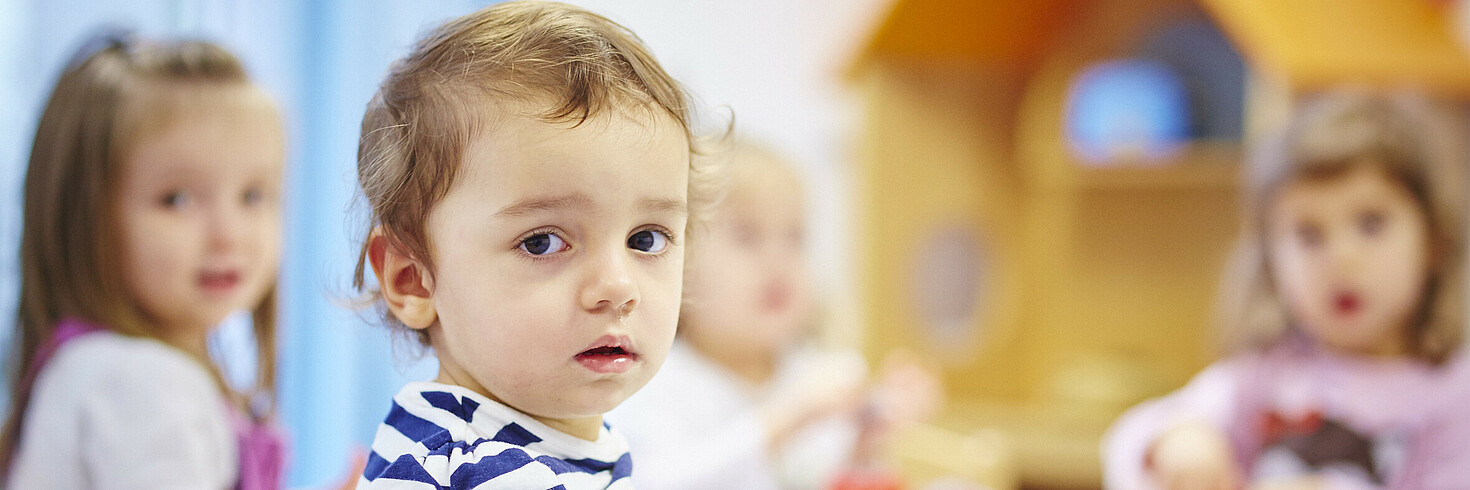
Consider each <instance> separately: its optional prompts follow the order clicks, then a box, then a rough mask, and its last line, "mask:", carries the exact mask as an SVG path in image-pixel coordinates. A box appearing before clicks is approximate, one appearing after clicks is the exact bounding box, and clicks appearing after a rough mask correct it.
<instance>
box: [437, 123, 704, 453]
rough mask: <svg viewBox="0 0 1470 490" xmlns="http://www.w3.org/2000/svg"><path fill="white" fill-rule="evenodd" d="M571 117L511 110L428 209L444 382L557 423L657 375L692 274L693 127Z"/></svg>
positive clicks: (616, 399)
mask: <svg viewBox="0 0 1470 490" xmlns="http://www.w3.org/2000/svg"><path fill="white" fill-rule="evenodd" d="M569 126H570V125H569V124H550V123H546V122H542V121H540V120H537V119H534V118H527V117H506V118H504V120H503V121H500V122H498V123H497V124H495V125H494V126H493V127H492V128H491V129H489V130H487V131H485V132H484V133H482V134H480V135H479V136H478V137H476V138H474V139H473V140H472V142H471V143H470V145H469V147H468V148H467V150H466V152H465V160H464V162H463V164H462V165H463V167H462V168H461V172H460V173H459V175H457V176H456V181H455V184H454V186H453V188H452V189H451V190H450V191H449V193H448V194H447V195H446V196H445V197H444V199H443V200H442V201H441V202H440V203H438V204H437V205H436V207H435V208H434V210H433V211H432V212H431V213H430V216H429V219H428V222H427V232H428V236H429V242H430V250H431V252H430V253H431V254H432V256H433V258H434V267H435V271H434V274H433V277H432V293H431V297H430V299H431V302H432V305H433V307H434V310H435V312H436V313H437V316H438V323H437V325H436V326H431V327H429V328H430V329H431V330H430V336H431V338H432V339H433V342H434V348H435V351H436V353H437V355H438V356H439V360H440V364H441V369H440V374H441V380H442V379H444V378H445V377H446V375H447V376H448V377H449V378H451V379H452V380H453V381H454V382H456V383H459V384H464V385H468V387H469V388H471V389H475V390H477V391H479V392H481V393H482V394H485V395H487V396H490V397H492V398H495V399H498V400H499V401H501V402H503V403H505V404H507V405H509V406H511V407H513V408H516V409H517V410H520V411H522V412H525V413H527V414H529V415H532V416H534V417H537V418H538V419H541V420H542V421H544V422H546V421H548V419H574V418H587V417H600V416H601V414H602V413H604V412H606V411H608V410H610V409H612V408H613V407H616V406H617V405H618V404H619V403H622V401H623V400H624V399H626V398H627V397H628V396H629V395H631V394H633V392H634V391H637V390H638V389H639V388H641V387H642V386H643V385H644V384H645V383H646V382H648V380H649V378H650V377H652V376H653V374H654V372H655V371H657V370H658V368H659V366H660V365H662V364H663V361H664V357H665V356H666V354H667V353H668V349H669V346H670V344H671V343H672V342H673V337H674V328H675V324H676V322H677V318H678V314H679V303H680V287H681V286H682V281H683V278H682V269H683V263H684V248H683V246H682V241H683V238H682V237H683V235H684V228H685V223H686V221H687V218H688V204H687V203H688V196H687V193H688V182H689V150H688V148H689V146H688V140H687V138H686V137H685V135H684V132H683V129H682V128H681V127H680V126H679V125H678V123H677V122H676V121H675V120H673V119H672V118H671V117H668V116H665V115H662V114H660V115H658V116H651V115H649V114H647V113H644V112H641V111H639V110H636V109H632V110H627V111H622V110H615V111H612V112H606V113H603V114H600V115H598V116H595V117H593V118H592V119H589V120H587V121H586V122H584V123H582V124H581V125H580V126H577V127H569ZM434 329H437V332H436V331H435V330H434ZM548 423H550V422H548ZM551 425H553V426H558V425H557V424H554V423H553V424H551ZM559 428H560V427H559Z"/></svg>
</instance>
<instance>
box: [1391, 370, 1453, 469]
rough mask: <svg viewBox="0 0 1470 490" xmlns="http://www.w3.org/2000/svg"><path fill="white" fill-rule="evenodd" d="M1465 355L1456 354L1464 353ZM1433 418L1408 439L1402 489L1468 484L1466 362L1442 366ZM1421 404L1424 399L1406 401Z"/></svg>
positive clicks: (1421, 405) (1418, 405)
mask: <svg viewBox="0 0 1470 490" xmlns="http://www.w3.org/2000/svg"><path fill="white" fill-rule="evenodd" d="M1465 355H1466V354H1463V353H1462V354H1460V356H1465ZM1444 369H1445V370H1446V372H1445V375H1444V377H1442V378H1441V379H1440V381H1439V386H1440V387H1442V388H1443V391H1441V393H1440V394H1441V397H1440V398H1439V399H1438V400H1435V402H1434V404H1433V407H1434V410H1433V413H1434V414H1435V417H1434V418H1433V419H1432V420H1430V421H1429V423H1428V425H1427V426H1426V427H1424V429H1423V430H1422V431H1421V432H1420V433H1419V434H1415V435H1413V436H1412V440H1410V441H1409V442H1410V444H1411V446H1410V447H1409V454H1408V456H1407V459H1406V460H1405V464H1404V467H1403V468H1402V469H1400V472H1401V473H1403V474H1404V475H1405V476H1406V478H1404V479H1402V480H1400V482H1402V483H1403V485H1402V488H1464V487H1465V486H1466V485H1470V361H1467V360H1466V359H1456V360H1453V361H1451V363H1450V364H1449V365H1447V366H1445V368H1444ZM1407 402H1408V405H1409V406H1412V407H1423V406H1424V405H1425V404H1426V401H1425V400H1412V401H1407Z"/></svg>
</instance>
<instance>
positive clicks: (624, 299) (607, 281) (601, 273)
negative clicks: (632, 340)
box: [581, 247, 639, 317]
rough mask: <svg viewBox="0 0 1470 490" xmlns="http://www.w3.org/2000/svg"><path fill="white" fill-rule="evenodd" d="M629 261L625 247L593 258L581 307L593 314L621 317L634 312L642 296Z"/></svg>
mask: <svg viewBox="0 0 1470 490" xmlns="http://www.w3.org/2000/svg"><path fill="white" fill-rule="evenodd" d="M630 260H631V257H629V256H628V252H627V250H625V249H623V248H622V247H618V249H617V250H615V251H609V252H605V253H601V254H597V255H595V256H594V257H592V258H591V261H592V262H591V263H590V264H589V269H590V270H589V271H588V276H587V283H586V285H585V286H584V287H583V288H582V294H581V296H582V297H581V303H582V307H583V308H585V309H587V311H589V312H593V313H602V312H604V311H610V312H614V313H616V314H617V316H619V317H624V316H627V315H628V314H630V313H632V312H633V309H634V308H635V307H636V306H637V305H638V299H639V298H638V285H637V283H636V282H635V281H634V280H633V275H632V270H631V268H632V267H631V264H629V261H630Z"/></svg>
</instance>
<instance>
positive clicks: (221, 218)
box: [207, 199, 246, 251]
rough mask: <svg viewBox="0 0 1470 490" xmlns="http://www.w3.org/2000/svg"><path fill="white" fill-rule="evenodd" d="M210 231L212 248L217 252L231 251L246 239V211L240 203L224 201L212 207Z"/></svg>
mask: <svg viewBox="0 0 1470 490" xmlns="http://www.w3.org/2000/svg"><path fill="white" fill-rule="evenodd" d="M210 207H211V209H210V212H209V213H208V215H207V216H208V219H209V224H208V230H209V242H210V246H211V247H212V248H213V249H215V250H217V251H229V250H232V249H233V248H235V247H236V246H237V245H238V244H239V242H240V240H241V239H243V238H244V235H245V233H246V230H245V224H246V220H245V210H244V209H241V206H240V205H239V204H238V203H235V202H232V201H230V200H227V199H222V200H219V201H216V202H215V203H213V205H212V206H210Z"/></svg>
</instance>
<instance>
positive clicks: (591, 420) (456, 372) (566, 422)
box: [434, 351, 602, 442]
mask: <svg viewBox="0 0 1470 490" xmlns="http://www.w3.org/2000/svg"><path fill="white" fill-rule="evenodd" d="M440 352H443V351H440ZM434 382H436V383H443V384H447V385H454V386H461V387H464V388H468V389H469V390H470V391H473V392H475V393H479V394H480V395H481V396H484V397H485V398H489V399H491V400H494V401H495V403H499V404H501V405H505V406H507V407H510V408H511V409H512V410H515V411H517V412H520V413H523V414H526V416H527V417H531V418H533V419H536V421H537V422H541V423H543V424H546V426H547V427H551V428H553V429H556V430H559V431H561V432H565V433H567V434H569V435H571V436H572V437H576V438H578V439H584V440H588V441H593V442H596V441H597V436H598V435H600V434H601V433H602V416H601V415H596V416H592V417H577V418H555V417H543V416H540V415H536V414H533V413H530V412H527V411H525V410H521V409H520V408H518V407H516V406H515V405H511V404H509V403H506V402H505V400H502V399H500V397H498V396H495V394H494V393H491V392H490V390H489V389H486V388H485V386H484V385H481V384H480V383H478V382H476V381H475V379H474V378H473V377H471V376H469V373H466V372H464V371H462V370H460V369H459V365H458V364H456V363H455V362H454V361H453V360H451V359H448V358H447V356H440V358H439V376H438V377H436V378H434Z"/></svg>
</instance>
